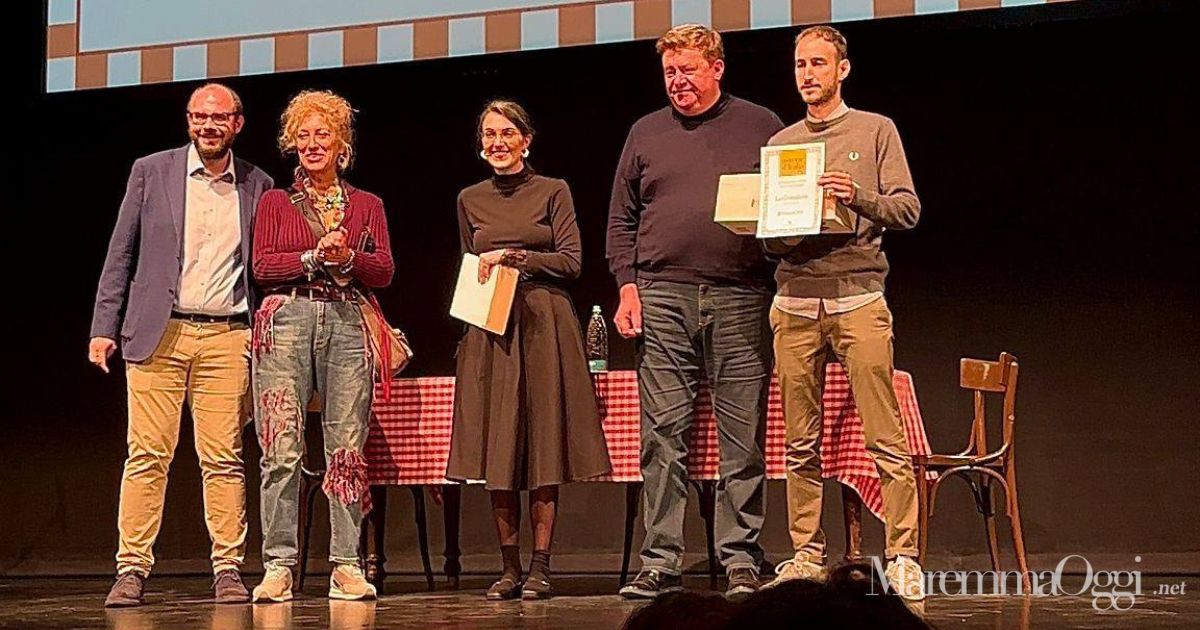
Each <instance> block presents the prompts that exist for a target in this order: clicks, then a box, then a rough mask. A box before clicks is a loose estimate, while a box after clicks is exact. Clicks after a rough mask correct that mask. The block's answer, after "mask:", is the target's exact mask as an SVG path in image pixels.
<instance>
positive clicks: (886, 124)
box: [764, 26, 924, 601]
mask: <svg viewBox="0 0 1200 630" xmlns="http://www.w3.org/2000/svg"><path fill="white" fill-rule="evenodd" d="M795 56H796V58H795V61H796V66H795V71H796V88H797V89H798V90H799V92H800V96H801V98H803V99H804V102H805V104H806V105H807V106H808V112H807V116H806V117H805V119H804V120H802V121H800V122H798V123H796V124H794V125H792V126H790V127H788V128H786V129H784V130H782V131H780V132H779V133H777V134H775V135H774V136H773V137H772V138H771V140H770V142H769V143H770V144H772V145H779V144H799V143H808V142H823V143H825V156H826V157H825V160H826V162H825V168H826V171H825V173H824V174H823V175H822V176H821V177H820V179H819V180H818V183H819V184H820V185H821V186H822V187H823V188H824V189H825V194H826V195H832V196H833V197H836V199H837V203H838V204H839V205H842V206H844V207H846V208H849V209H850V210H851V211H852V213H851V216H853V217H855V219H854V220H855V223H856V229H855V230H854V232H853V233H849V234H822V235H819V236H810V237H806V238H802V239H799V240H791V239H775V240H768V241H765V242H764V245H765V247H766V249H767V252H768V254H769V255H771V256H772V257H773V258H776V259H778V261H779V264H778V267H777V269H776V271H775V280H776V283H777V284H778V287H779V289H778V294H777V295H776V296H775V300H774V304H773V308H772V309H771V327H772V330H773V331H774V335H775V357H776V362H777V367H778V370H779V379H780V385H781V389H782V393H783V405H784V417H785V419H786V424H787V498H788V524H789V530H790V533H791V537H792V546H793V548H794V551H795V557H794V558H792V559H791V560H788V561H786V562H784V563H782V564H781V565H780V566H779V568H778V569H777V570H776V572H777V574H778V577H777V578H776V580H775V582H773V583H772V584H778V583H781V582H784V581H787V580H790V579H797V578H810V579H819V578H822V577H823V576H824V572H825V569H824V564H825V538H824V534H823V533H822V532H821V467H820V465H821V460H820V455H819V454H818V452H817V445H818V443H819V441H820V439H821V393H822V389H823V388H824V380H825V362H826V357H827V353H828V351H830V350H832V353H833V354H834V355H835V356H836V357H837V359H838V360H839V361H840V362H841V363H842V365H844V366H845V368H846V372H847V374H848V376H849V378H850V389H851V392H852V393H853V395H854V400H855V402H856V403H857V404H858V409H859V413H860V415H861V416H862V419H863V431H864V433H865V436H866V441H867V451H868V452H869V453H870V455H871V458H872V459H873V460H874V462H875V465H876V467H877V468H878V470H879V476H880V479H881V481H882V486H883V511H884V517H885V521H886V529H887V547H886V550H885V555H886V556H887V557H888V558H889V559H890V563H889V565H888V568H887V570H886V576H887V579H888V582H889V583H890V584H891V586H892V587H893V588H894V589H895V590H896V591H897V592H898V593H899V594H900V595H901V596H902V597H905V598H906V599H908V600H918V601H919V600H922V599H923V598H924V588H923V580H922V574H921V569H920V567H919V566H918V565H917V562H916V558H917V556H918V554H917V487H916V481H915V478H914V477H913V470H912V465H911V463H910V461H909V458H908V447H907V444H906V442H905V438H904V428H903V425H902V424H901V420H900V408H899V404H898V403H897V401H896V394H895V391H894V390H893V389H892V369H893V368H892V314H891V312H890V311H889V310H888V306H887V302H886V300H884V297H883V288H884V278H885V277H886V275H887V271H888V263H887V258H886V257H885V256H884V254H883V252H882V251H880V248H879V245H880V240H881V237H882V236H883V233H884V231H885V230H887V229H893V230H903V229H908V228H911V227H913V226H914V225H916V223H917V217H918V215H919V214H920V209H921V205H920V202H919V201H918V200H917V195H916V193H915V192H914V191H913V183H912V176H911V175H910V174H909V170H908V162H907V161H906V160H905V157H904V148H903V147H902V146H901V144H900V137H899V135H898V134H897V132H896V126H895V125H894V124H893V123H892V121H891V120H890V119H888V118H886V117H884V116H880V115H878V114H872V113H868V112H864V111H859V110H855V109H850V108H848V107H847V106H846V104H845V102H843V101H842V82H843V81H844V80H845V79H846V76H847V75H848V74H849V73H850V61H849V59H847V57H846V39H845V38H844V37H843V36H842V34H841V33H839V32H838V31H837V30H835V29H833V28H831V27H828V26H816V27H812V28H809V29H806V30H804V31H803V32H801V33H800V35H799V36H797V37H796V50H795Z"/></svg>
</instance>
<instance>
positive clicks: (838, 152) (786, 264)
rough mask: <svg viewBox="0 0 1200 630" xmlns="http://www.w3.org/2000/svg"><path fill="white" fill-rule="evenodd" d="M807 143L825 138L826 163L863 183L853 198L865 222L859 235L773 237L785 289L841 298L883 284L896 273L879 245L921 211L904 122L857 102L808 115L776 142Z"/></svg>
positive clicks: (770, 246)
mask: <svg viewBox="0 0 1200 630" xmlns="http://www.w3.org/2000/svg"><path fill="white" fill-rule="evenodd" d="M806 142H824V143H825V170H826V171H845V172H847V173H849V174H850V176H851V177H852V178H853V179H854V183H855V184H857V185H858V190H857V192H856V193H855V199H854V202H853V203H851V204H850V209H851V210H853V211H854V212H855V213H856V214H857V215H858V226H857V230H856V233H854V234H823V235H820V236H808V237H804V238H803V239H801V240H800V242H799V244H794V245H791V246H789V245H788V244H785V243H784V242H783V241H782V240H780V239H769V240H767V241H766V242H765V243H764V246H765V247H766V250H767V253H768V255H770V256H771V257H772V258H776V259H778V260H779V265H778V267H777V268H776V270H775V281H776V283H777V284H778V286H779V295H783V296H788V297H815V298H837V297H844V296H850V295H860V294H863V293H871V292H874V291H883V287H884V279H885V277H886V276H887V272H888V263H887V257H886V256H884V254H883V252H882V251H881V250H880V248H879V245H880V241H881V240H882V236H883V231H884V229H885V228H887V229H893V230H905V229H908V228H911V227H913V226H915V225H916V224H917V218H918V217H919V216H920V213H921V202H920V201H919V200H918V199H917V194H916V192H915V191H914V190H913V183H912V174H911V173H909V170H908V161H907V160H906V159H905V157H904V147H903V145H901V144H900V135H899V133H897V131H896V125H895V124H894V123H892V121H891V119H889V118H887V117H885V116H880V115H879V114H872V113H870V112H864V111H860V110H857V109H851V110H850V111H849V113H847V114H846V115H845V116H840V117H838V118H835V119H833V120H828V121H825V122H820V123H817V122H813V121H811V120H807V119H806V120H802V121H800V122H798V123H796V124H794V125H792V126H790V127H787V128H786V129H784V130H782V131H780V132H779V133H777V134H775V135H774V136H772V137H771V139H770V141H769V142H768V144H771V145H777V144H801V143H806ZM789 242H794V241H789Z"/></svg>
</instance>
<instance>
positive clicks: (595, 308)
mask: <svg viewBox="0 0 1200 630" xmlns="http://www.w3.org/2000/svg"><path fill="white" fill-rule="evenodd" d="M592 312H593V313H595V314H597V315H599V314H600V305H599V304H596V305H594V306H592Z"/></svg>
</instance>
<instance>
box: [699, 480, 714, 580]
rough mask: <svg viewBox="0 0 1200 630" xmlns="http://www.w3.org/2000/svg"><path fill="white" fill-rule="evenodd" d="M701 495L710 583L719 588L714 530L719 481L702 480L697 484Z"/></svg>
mask: <svg viewBox="0 0 1200 630" xmlns="http://www.w3.org/2000/svg"><path fill="white" fill-rule="evenodd" d="M696 488H697V489H698V491H699V492H698V494H699V495H700V497H699V498H700V517H701V518H703V519H704V537H705V539H706V540H707V541H708V583H709V586H710V587H711V588H713V589H716V588H717V545H716V533H715V531H714V528H715V523H714V521H715V520H716V516H715V515H716V512H717V482H715V481H701V482H700V483H698V484H696Z"/></svg>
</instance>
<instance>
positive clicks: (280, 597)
mask: <svg viewBox="0 0 1200 630" xmlns="http://www.w3.org/2000/svg"><path fill="white" fill-rule="evenodd" d="M291 599H292V569H291V567H282V566H270V567H267V574H266V575H264V576H263V580H262V582H261V583H259V585H258V586H255V587H254V596H253V597H252V598H251V601H254V602H286V601H291Z"/></svg>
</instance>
